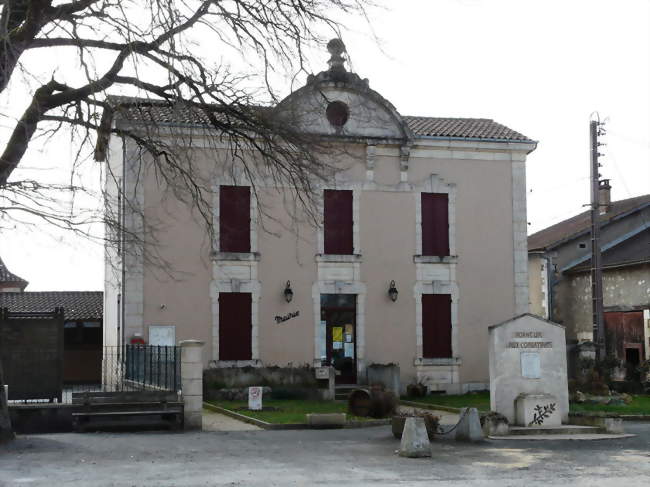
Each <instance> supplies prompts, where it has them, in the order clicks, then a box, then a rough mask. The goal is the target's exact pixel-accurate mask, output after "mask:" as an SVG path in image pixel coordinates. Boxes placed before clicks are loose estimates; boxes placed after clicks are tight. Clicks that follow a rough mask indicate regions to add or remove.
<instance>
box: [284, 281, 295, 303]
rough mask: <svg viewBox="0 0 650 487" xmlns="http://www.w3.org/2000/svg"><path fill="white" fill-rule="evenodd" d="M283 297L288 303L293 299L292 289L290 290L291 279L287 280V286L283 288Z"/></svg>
mask: <svg viewBox="0 0 650 487" xmlns="http://www.w3.org/2000/svg"><path fill="white" fill-rule="evenodd" d="M284 299H286V300H287V303H290V302H291V300H292V299H293V291H292V290H291V281H287V286H286V287H285V288H284Z"/></svg>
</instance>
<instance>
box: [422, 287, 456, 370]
mask: <svg viewBox="0 0 650 487" xmlns="http://www.w3.org/2000/svg"><path fill="white" fill-rule="evenodd" d="M422 357H424V358H451V295H449V294H423V295H422Z"/></svg>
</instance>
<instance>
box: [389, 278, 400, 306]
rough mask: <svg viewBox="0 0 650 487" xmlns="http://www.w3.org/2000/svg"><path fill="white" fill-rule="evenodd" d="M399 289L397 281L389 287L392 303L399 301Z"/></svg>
mask: <svg viewBox="0 0 650 487" xmlns="http://www.w3.org/2000/svg"><path fill="white" fill-rule="evenodd" d="M398 294H399V293H398V291H397V288H396V287H395V281H390V285H389V287H388V297H389V298H390V299H391V301H393V302H395V301H397V295H398Z"/></svg>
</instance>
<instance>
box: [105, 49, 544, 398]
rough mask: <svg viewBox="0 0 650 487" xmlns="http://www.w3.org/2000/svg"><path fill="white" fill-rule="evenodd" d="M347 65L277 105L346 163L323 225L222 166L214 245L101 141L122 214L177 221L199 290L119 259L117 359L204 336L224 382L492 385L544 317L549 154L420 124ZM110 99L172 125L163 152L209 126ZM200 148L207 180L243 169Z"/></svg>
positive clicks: (141, 170) (175, 253) (151, 105)
mask: <svg viewBox="0 0 650 487" xmlns="http://www.w3.org/2000/svg"><path fill="white" fill-rule="evenodd" d="M334 51H336V49H334ZM332 54H333V56H332V60H330V69H328V70H326V71H324V72H321V73H319V74H318V75H315V76H310V77H309V79H308V81H307V84H306V85H305V86H304V87H302V88H300V89H298V90H297V91H295V92H293V93H291V94H290V95H289V96H288V97H287V98H286V99H285V100H283V101H282V102H281V103H280V104H279V105H278V106H277V107H276V108H275V112H276V113H277V114H279V115H281V114H282V113H284V112H285V111H287V110H290V111H291V112H292V114H293V115H294V118H293V120H294V121H295V123H297V124H298V126H299V127H301V129H304V131H305V132H306V133H307V132H308V133H310V134H315V135H317V136H318V137H322V138H324V139H327V138H329V139H331V140H333V141H335V144H338V145H339V146H340V147H344V148H345V150H344V151H341V153H342V154H343V155H341V156H340V157H338V158H336V160H335V164H336V165H337V167H338V168H340V169H339V171H338V173H337V174H336V177H334V178H332V179H331V180H330V181H328V182H327V183H326V184H321V185H320V186H319V187H317V188H316V191H317V192H318V195H317V196H318V200H319V201H320V204H319V210H318V211H319V212H320V217H319V220H320V226H318V227H317V228H316V227H313V226H310V225H309V224H307V223H302V222H300V221H297V220H295V219H294V218H293V216H292V215H291V213H290V212H288V210H287V209H286V208H285V205H283V196H284V190H283V189H282V188H277V187H275V186H274V185H273V184H271V183H269V182H267V181H256V185H257V188H258V189H259V190H258V191H256V192H253V191H251V181H249V180H247V178H246V177H245V176H244V174H243V172H241V171H239V172H238V171H237V170H235V171H229V172H227V173H226V172H221V173H219V171H218V167H217V169H216V170H215V173H214V176H213V177H214V180H213V181H214V195H213V209H212V211H213V213H214V221H215V230H216V235H215V236H214V239H213V240H212V241H209V240H208V237H207V233H206V230H205V228H204V226H203V225H201V223H200V222H197V219H196V218H195V215H193V211H192V208H190V207H188V206H186V205H184V204H181V203H180V202H178V201H177V200H174V199H173V198H170V196H169V195H166V194H165V191H164V187H162V186H161V183H160V182H159V181H157V179H156V177H155V174H153V172H152V171H149V172H148V171H147V170H146V168H147V157H148V156H147V155H146V154H144V153H143V152H142V151H140V150H138V148H137V147H136V146H135V145H134V144H133V142H131V141H129V140H123V139H122V138H119V137H116V136H111V137H110V139H109V140H108V141H107V142H106V144H105V146H104V142H102V150H101V151H99V154H100V158H103V159H104V160H105V164H106V168H107V170H106V174H107V175H111V177H107V180H106V187H105V189H106V193H107V194H108V195H109V197H110V200H111V201H113V202H117V203H115V204H117V205H118V206H119V207H118V208H112V211H113V212H114V214H119V215H122V218H123V221H124V222H125V225H126V227H127V228H129V229H130V230H132V231H135V232H137V231H138V228H142V223H141V221H140V220H139V218H140V216H139V215H140V212H134V211H131V210H130V208H138V209H140V210H141V214H142V215H144V216H143V218H144V219H145V220H149V219H150V220H152V221H153V220H156V221H164V222H165V225H164V229H162V230H161V232H160V233H159V234H158V235H159V239H158V244H159V252H160V253H161V254H162V257H163V258H164V259H165V260H166V261H168V262H172V263H174V265H175V267H176V268H177V269H179V270H180V271H182V272H183V276H184V277H182V278H178V279H170V278H165V277H160V273H159V272H157V271H156V269H154V268H153V267H151V266H149V265H148V264H146V263H145V262H144V261H143V259H142V258H141V257H139V254H138V252H132V253H127V252H123V251H120V250H119V249H117V250H116V249H115V248H112V247H109V248H107V252H106V269H107V271H106V277H107V280H106V285H105V294H104V296H105V306H104V310H105V314H104V316H105V321H104V323H105V328H106V340H107V344H120V343H125V342H128V341H129V340H131V339H132V338H133V337H140V336H141V337H143V338H144V339H145V341H147V342H148V343H152V344H161V345H167V344H174V343H177V342H178V341H180V340H185V339H199V340H203V341H205V342H206V350H205V353H204V360H205V365H206V366H211V367H233V366H235V367H236V366H245V365H252V366H261V365H280V366H285V365H288V364H293V365H302V364H308V365H310V366H320V365H322V364H331V365H333V366H334V367H335V369H336V371H337V382H339V383H364V382H365V381H366V367H367V366H368V365H370V364H386V363H395V364H399V366H400V369H401V382H402V387H405V385H406V384H408V383H413V382H416V381H420V382H423V383H424V384H426V385H427V386H428V387H429V389H430V390H439V391H447V392H461V391H466V390H472V389H484V388H487V385H488V380H489V373H488V346H487V338H488V326H490V325H492V324H494V323H499V322H502V321H504V320H507V319H509V318H512V317H513V316H516V315H519V314H521V313H525V312H527V311H528V303H529V298H528V273H527V258H526V250H527V246H526V228H527V227H526V182H525V167H524V164H525V161H526V157H527V155H528V154H529V153H530V152H532V151H533V150H534V149H535V147H536V142H535V141H533V140H531V139H530V138H528V137H526V136H524V135H522V134H520V133H518V132H515V131H514V130H511V129H509V128H507V127H505V126H503V125H501V124H498V123H496V122H494V121H492V120H489V119H470V118H435V117H421V116H403V115H401V114H400V113H399V112H398V111H397V110H396V109H395V107H394V106H393V105H392V104H391V103H390V102H389V101H388V100H386V99H384V98H383V97H382V96H381V95H380V94H379V93H377V92H375V91H373V90H372V89H371V88H370V86H369V84H368V81H367V80H363V79H361V78H359V76H357V75H356V74H353V73H350V72H347V71H345V68H344V66H343V63H342V60H341V56H340V55H341V54H342V53H341V52H332ZM335 70H336V72H335ZM405 88H407V87H405ZM110 101H111V102H112V103H113V110H112V112H111V113H110V114H108V115H110V116H112V119H110V120H108V122H110V123H112V126H113V127H116V128H120V127H129V128H130V129H134V128H135V129H140V130H147V127H148V126H149V125H151V124H152V123H158V124H162V123H164V127H165V130H166V131H167V132H166V134H167V135H164V134H161V137H173V136H174V134H175V133H180V132H182V131H184V130H189V129H191V128H192V127H195V126H196V124H200V120H201V118H200V116H198V115H197V114H194V113H191V112H192V111H191V110H189V109H187V108H184V107H182V106H179V105H174V106H171V105H169V104H167V103H166V102H164V101H156V100H142V99H125V98H118V97H114V98H110ZM105 115H107V114H105ZM104 147H106V148H107V150H106V151H105V152H106V153H105V154H103V152H104V150H103V148H104ZM179 150H183V148H182V147H180V148H179ZM188 150H189V149H188ZM191 150H192V162H193V164H196V165H197V166H200V165H203V166H205V167H212V168H214V166H215V164H214V162H213V161H215V160H217V161H218V160H229V159H228V158H231V157H232V154H230V153H229V149H228V147H227V146H224V147H222V148H220V147H207V144H206V146H205V147H203V148H202V147H200V146H198V145H196V144H195V145H194V146H193V147H192V149H191ZM250 157H251V158H252V157H254V154H251V155H250ZM217 166H218V164H217ZM260 206H263V208H264V210H265V213H266V214H270V215H271V216H272V217H271V218H264V217H263V216H262V217H260V212H259V211H258V209H259V208H260ZM136 213H137V214H136ZM262 218H264V220H263V221H261V219H262ZM206 241H207V244H206Z"/></svg>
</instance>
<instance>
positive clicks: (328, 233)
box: [323, 189, 354, 255]
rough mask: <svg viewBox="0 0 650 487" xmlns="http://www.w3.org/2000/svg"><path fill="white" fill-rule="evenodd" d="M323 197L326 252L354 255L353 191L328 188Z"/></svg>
mask: <svg viewBox="0 0 650 487" xmlns="http://www.w3.org/2000/svg"><path fill="white" fill-rule="evenodd" d="M323 199H324V227H325V228H324V249H323V250H324V252H325V254H339V255H352V254H353V253H354V243H353V232H352V229H353V225H354V223H353V217H352V191H350V190H333V189H326V190H325V191H324V193H323Z"/></svg>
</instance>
